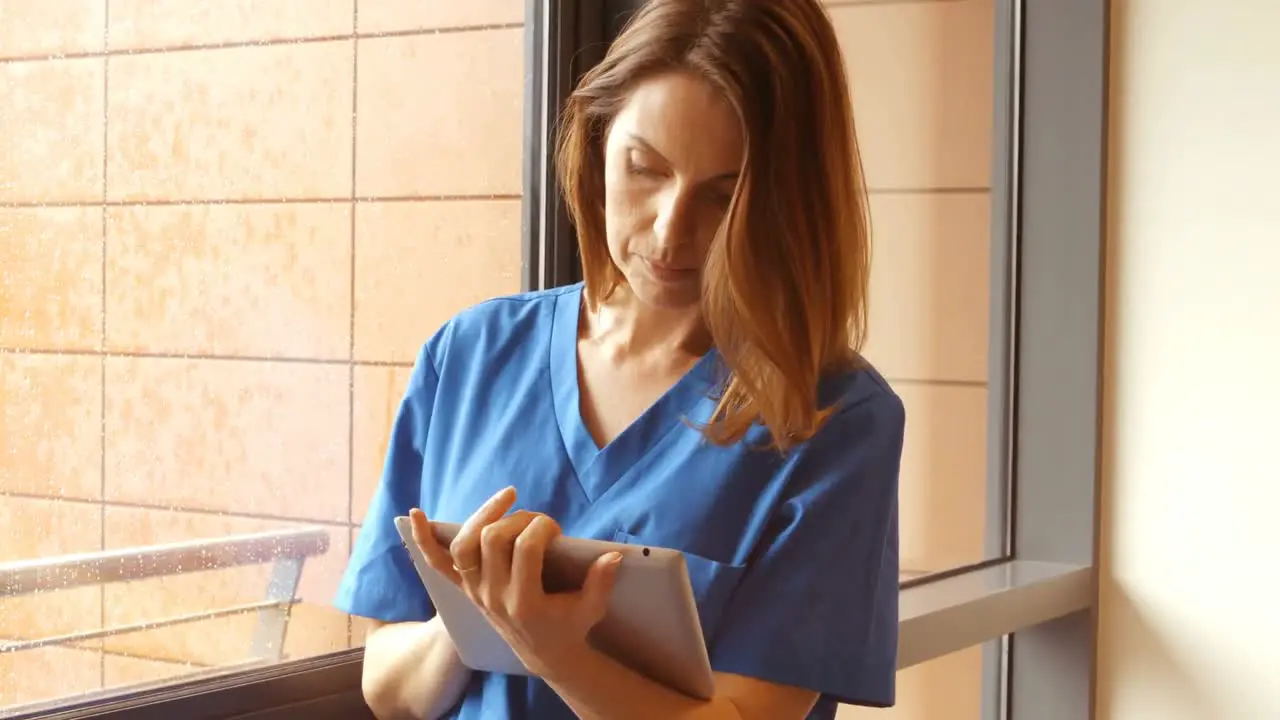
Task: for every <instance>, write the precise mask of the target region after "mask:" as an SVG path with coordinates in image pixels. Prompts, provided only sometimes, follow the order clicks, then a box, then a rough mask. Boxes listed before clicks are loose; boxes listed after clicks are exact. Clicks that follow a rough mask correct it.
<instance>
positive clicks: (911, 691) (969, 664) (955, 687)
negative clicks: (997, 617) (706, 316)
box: [836, 647, 985, 720]
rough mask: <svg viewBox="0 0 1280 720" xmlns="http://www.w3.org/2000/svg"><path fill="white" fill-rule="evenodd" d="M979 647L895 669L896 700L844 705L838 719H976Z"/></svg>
mask: <svg viewBox="0 0 1280 720" xmlns="http://www.w3.org/2000/svg"><path fill="white" fill-rule="evenodd" d="M984 687H985V685H984V683H983V682H982V648H981V647H973V648H969V649H967V650H961V651H960V652H956V653H952V654H950V655H944V656H942V657H940V658H937V659H935V660H930V661H929V662H927V663H924V664H921V665H916V666H914V667H910V668H907V669H906V670H902V671H900V672H899V673H898V692H897V695H898V697H897V700H898V704H897V705H896V706H894V707H893V708H890V709H888V710H879V709H871V708H855V707H852V706H848V705H846V706H843V707H841V708H840V712H838V713H837V714H836V718H837V720H979V718H981V717H982V692H983V688H984Z"/></svg>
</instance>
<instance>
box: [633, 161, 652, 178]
mask: <svg viewBox="0 0 1280 720" xmlns="http://www.w3.org/2000/svg"><path fill="white" fill-rule="evenodd" d="M627 174H628V175H635V176H637V177H657V176H658V171H656V170H654V169H653V168H649V167H645V166H644V165H640V164H639V163H636V162H635V161H628V162H627Z"/></svg>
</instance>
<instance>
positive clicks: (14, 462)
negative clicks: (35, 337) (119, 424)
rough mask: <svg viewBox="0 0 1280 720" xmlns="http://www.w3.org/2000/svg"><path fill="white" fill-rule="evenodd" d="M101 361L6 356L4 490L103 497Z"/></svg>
mask: <svg viewBox="0 0 1280 720" xmlns="http://www.w3.org/2000/svg"><path fill="white" fill-rule="evenodd" d="M100 363H101V361H100V360H98V358H95V357H89V356H82V355H71V356H68V355H25V354H8V353H0V493H6V492H9V493H22V494H26V495H39V496H47V497H69V498H99V497H100V496H101V495H100V493H101V485H102V483H101V478H102V472H101V463H102V399H101V394H102V369H101V366H100ZM50 507H55V506H50ZM56 507H79V506H56ZM3 528H4V526H3V525H0V536H3V535H4V529H3ZM0 552H4V551H3V550H0Z"/></svg>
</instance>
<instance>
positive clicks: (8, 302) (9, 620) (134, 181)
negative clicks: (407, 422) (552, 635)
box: [0, 0, 994, 720]
mask: <svg viewBox="0 0 1280 720" xmlns="http://www.w3.org/2000/svg"><path fill="white" fill-rule="evenodd" d="M827 4H828V6H829V7H830V8H831V11H832V15H833V18H834V19H835V22H836V24H837V28H838V31H839V33H840V36H841V38H842V41H843V45H844V49H845V52H846V56H847V60H848V64H849V68H850V71H851V73H852V82H853V91H854V99H855V110H856V114H857V120H858V123H859V129H860V132H861V140H862V143H863V149H864V154H865V159H866V164H867V170H868V175H869V180H870V184H871V186H872V189H873V208H872V209H873V222H874V226H875V227H874V229H875V237H876V247H875V267H874V278H873V282H874V287H873V310H872V323H873V324H872V333H871V341H870V345H869V348H868V352H869V355H870V356H871V357H872V359H873V360H874V361H875V362H876V363H877V364H878V365H879V366H880V368H881V369H882V371H883V372H884V373H885V375H886V376H887V377H889V378H890V380H891V381H892V382H893V384H894V385H895V386H896V387H897V388H898V390H899V392H900V393H901V394H902V396H903V398H904V400H905V401H906V403H907V407H908V413H909V429H908V448H907V457H906V463H905V467H904V470H903V495H902V519H903V528H902V530H903V548H902V549H903V563H904V567H905V568H906V569H908V570H932V569H939V568H943V567H948V566H952V565H955V564H959V563H963V562H972V561H974V560H978V559H981V557H982V553H983V547H982V538H983V530H984V523H985V517H984V512H985V509H984V498H985V484H984V471H985V470H984V468H985V458H984V447H985V438H984V427H985V421H986V388H985V383H986V349H987V327H986V323H987V314H986V313H987V287H988V278H987V274H988V267H987V258H988V247H987V243H988V226H989V197H988V192H987V190H988V183H989V148H990V136H989V135H990V113H991V104H992V103H991V93H992V88H991V83H992V80H991V77H992V73H991V64H992V63H991V48H992V19H993V13H994V9H993V7H992V0H890V1H888V2H885V1H884V0H878V1H874V2H859V1H854V2H842V1H841V0H829V2H828V3H827ZM523 5H524V3H523V0H484V1H483V2H447V3H446V2H422V0H359V17H358V19H357V18H356V13H355V8H354V0H308V5H307V8H308V11H307V12H306V13H299V12H297V10H296V8H295V7H294V6H293V4H292V0H220V1H219V2H218V3H193V2H189V0H111V2H110V11H109V12H108V11H107V8H106V0H56V1H54V0H3V2H2V3H0V58H8V59H6V60H0V97H3V98H5V104H4V105H3V106H2V107H0V348H3V349H4V350H5V351H6V352H0V449H3V452H0V560H7V559H15V558H25V557H48V556H52V555H56V554H61V553H67V552H79V551H90V550H97V549H100V548H104V547H105V548H120V547H131V546H137V545H144V544H150V543H156V542H166V541H171V540H180V539H192V538H214V537H219V536H224V535H228V534H234V533H243V532H253V531H259V530H273V529H280V528H286V527H296V526H299V525H315V526H319V527H323V528H327V529H328V531H329V533H330V536H331V540H332V546H331V549H330V551H329V553H328V554H327V555H326V556H324V557H322V558H320V559H318V560H314V561H312V562H311V563H309V565H308V567H307V571H306V573H305V577H304V579H303V586H302V588H301V591H300V593H301V596H302V597H303V599H304V603H303V605H302V606H301V607H300V608H299V609H298V610H297V611H296V612H295V614H294V617H293V620H292V624H291V631H290V637H289V642H288V643H287V645H288V647H287V650H288V651H289V652H290V653H291V654H293V655H295V656H296V655H306V654H314V653H320V652H326V651H329V650H333V649H338V648H342V647H347V646H348V644H349V643H353V642H354V643H359V642H360V641H361V638H362V635H363V633H362V630H363V629H362V628H361V627H360V625H359V624H358V623H357V624H356V626H354V627H351V628H349V627H348V623H347V619H346V618H345V617H343V616H341V615H339V614H337V613H334V612H332V611H329V610H327V609H326V607H325V603H326V602H327V600H328V598H329V596H330V594H331V593H332V590H333V588H334V586H335V584H336V581H337V577H338V575H339V573H340V572H341V569H342V566H343V563H344V562H345V559H346V554H347V552H348V548H349V547H350V542H351V539H352V535H353V534H354V532H355V531H356V530H358V523H359V522H360V520H361V519H362V517H363V514H364V510H365V508H366V507H367V504H368V500H369V497H370V495H371V493H372V490H373V486H374V483H375V482H376V481H377V477H378V472H379V469H380V467H381V463H382V452H383V448H384V446H385V442H386V438H387V435H388V430H389V427H390V423H391V418H392V414H393V413H394V410H395V405H396V403H397V401H398V397H399V394H400V392H401V390H402V388H403V386H404V384H405V380H406V378H407V375H408V367H409V363H410V361H411V359H412V355H413V352H414V350H415V348H416V347H417V345H418V344H419V343H420V342H421V340H422V339H423V338H424V337H425V336H426V335H427V334H428V333H429V332H430V331H431V330H433V329H434V328H435V327H436V326H437V325H438V324H439V323H440V322H441V321H442V320H443V319H444V318H445V317H446V316H448V315H449V314H450V313H451V312H453V311H454V310H455V309H457V308H458V307H460V306H462V305H465V304H469V303H471V302H473V301H475V300H478V299H481V298H483V297H487V296H491V295H494V294H498V293H503V292H508V291H511V290H515V289H517V287H518V285H519V279H518V272H517V271H518V266H519V262H520V246H519V242H520V226H519V193H520V183H519V170H520V163H521V147H520V137H521V131H520V109H521V108H520V103H521V97H522V67H521V63H522V42H521V30H520V26H521V23H522V21H523ZM265 586H266V577H265V574H264V571H263V570H262V569H257V568H253V569H245V570H232V571H220V572H217V573H197V574H194V575H189V576H184V577H180V578H169V579H165V580H157V581H147V582H140V583H134V584H131V585H124V586H109V587H107V588H106V589H105V591H103V590H99V589H97V588H89V589H83V590H76V591H69V592H61V593H55V594H51V595H49V596H47V597H42V598H39V599H33V598H26V599H24V600H21V601H11V602H8V603H5V604H3V605H0V636H5V637H9V638H25V637H44V636H48V635H53V634H58V633H64V632H71V631H75V630H83V629H87V628H93V627H98V626H99V625H100V624H102V623H105V624H106V625H117V624H121V623H130V622H138V621H143V620H154V619H156V618H158V617H164V616H168V615H173V614H179V613H184V612H194V611H199V610H202V609H207V608H213V607H221V606H225V605H230V604H235V603H239V602H247V601H253V600H259V599H261V598H262V597H263V594H264V588H265ZM37 603H38V604H39V612H37V611H36V610H35V607H36V604H37ZM251 632H252V618H234V619H228V620H219V621H216V622H205V623H202V624H199V625H195V626H190V627H186V628H181V629H166V630H157V631H151V632H148V633H134V634H130V635H126V636H122V637H119V638H115V639H112V640H110V641H107V643H106V646H105V651H106V652H102V649H101V648H99V647H98V646H97V645H94V646H91V647H88V648H75V649H51V650H44V651H31V652H25V653H22V654H20V655H9V656H5V655H0V704H4V703H13V702H20V701H25V700H31V699H36V698H39V697H45V696H49V695H50V694H52V693H53V692H55V691H54V689H53V686H52V685H51V682H52V681H54V680H58V681H60V682H63V683H70V684H71V686H72V687H73V688H75V689H79V690H84V689H91V688H96V687H100V686H102V685H103V684H104V683H106V684H107V685H114V684H118V683H122V682H132V681H137V680H140V679H147V678H153V677H165V676H167V675H171V674H173V673H174V672H178V671H181V670H183V669H184V668H185V667H186V664H188V663H190V664H195V665H201V664H206V663H223V662H231V661H235V660H240V659H244V658H245V657H246V655H247V652H248V649H249V641H250V636H251ZM979 659H980V656H979V655H978V653H977V652H976V651H969V652H965V653H960V654H957V655H954V656H951V657H948V658H943V659H941V660H938V661H935V662H933V663H929V664H927V665H925V666H921V667H919V668H915V669H912V670H909V671H906V672H904V673H903V674H902V676H901V677H900V707H899V708H898V709H897V710H895V711H893V712H891V713H889V714H888V715H883V714H878V715H877V716H886V717H888V716H892V717H898V718H912V719H913V720H914V719H916V718H919V719H920V720H925V719H926V718H927V719H928V720H935V719H937V718H942V719H943V720H965V719H966V718H970V717H977V711H978V706H979V701H978V692H979V689H980V685H979V671H980V664H979ZM55 669H56V672H53V671H54V670H55ZM64 691H65V686H64ZM847 712H848V714H849V715H850V716H860V714H861V713H860V712H859V711H853V710H850V711H847Z"/></svg>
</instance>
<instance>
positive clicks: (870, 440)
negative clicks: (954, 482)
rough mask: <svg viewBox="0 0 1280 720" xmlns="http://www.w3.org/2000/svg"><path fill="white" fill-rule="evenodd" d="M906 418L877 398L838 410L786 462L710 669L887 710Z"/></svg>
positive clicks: (889, 400)
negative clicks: (779, 494) (780, 488)
mask: <svg viewBox="0 0 1280 720" xmlns="http://www.w3.org/2000/svg"><path fill="white" fill-rule="evenodd" d="M904 429H905V412H904V409H903V406H902V401H901V400H900V399H899V398H898V397H897V395H895V394H893V393H892V392H890V391H887V390H883V391H879V392H877V393H876V394H875V395H873V396H871V397H867V398H864V399H862V400H861V401H858V402H857V403H855V404H853V405H851V406H849V407H846V408H844V409H842V410H841V411H839V412H838V413H837V414H836V415H835V416H833V417H832V418H831V419H830V420H829V421H828V423H827V425H826V426H824V427H823V428H822V429H821V430H820V431H819V432H818V434H817V435H815V436H814V438H813V439H811V440H810V441H809V442H808V443H807V444H806V445H805V446H803V447H802V448H800V449H799V450H797V451H796V453H795V455H794V456H793V457H791V458H789V459H788V461H787V465H786V468H785V471H786V472H788V473H789V477H788V478H787V489H786V490H785V491H784V497H783V499H782V500H781V501H780V503H779V505H778V506H777V507H776V510H775V513H774V516H773V517H772V518H771V519H770V522H769V524H768V527H767V529H766V531H765V535H764V537H763V538H762V539H761V540H760V541H759V545H758V546H757V548H756V550H755V551H754V552H753V553H752V558H751V560H750V561H749V563H748V565H747V569H746V571H745V573H744V574H743V576H742V580H741V581H740V584H739V585H738V587H737V588H736V589H735V590H734V593H733V596H732V597H731V598H730V600H729V604H728V606H727V607H726V609H725V613H724V615H723V616H722V619H721V621H720V624H719V625H718V627H717V630H716V634H715V637H714V638H712V643H711V662H712V666H713V667H714V668H715V669H716V670H717V671H721V672H727V673H733V674H738V675H745V676H750V677H755V678H759V679H763V680H767V681H770V682H774V683H779V684H783V685H791V686H797V687H803V688H807V689H810V690H815V691H817V692H819V693H820V694H821V695H822V700H821V701H820V702H819V706H820V707H825V706H831V705H832V703H833V701H838V702H842V703H851V704H857V705H866V706H872V707H889V706H891V705H893V704H894V690H895V675H896V670H897V652H898V472H899V467H900V465H901V457H902V443H903V435H904Z"/></svg>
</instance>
